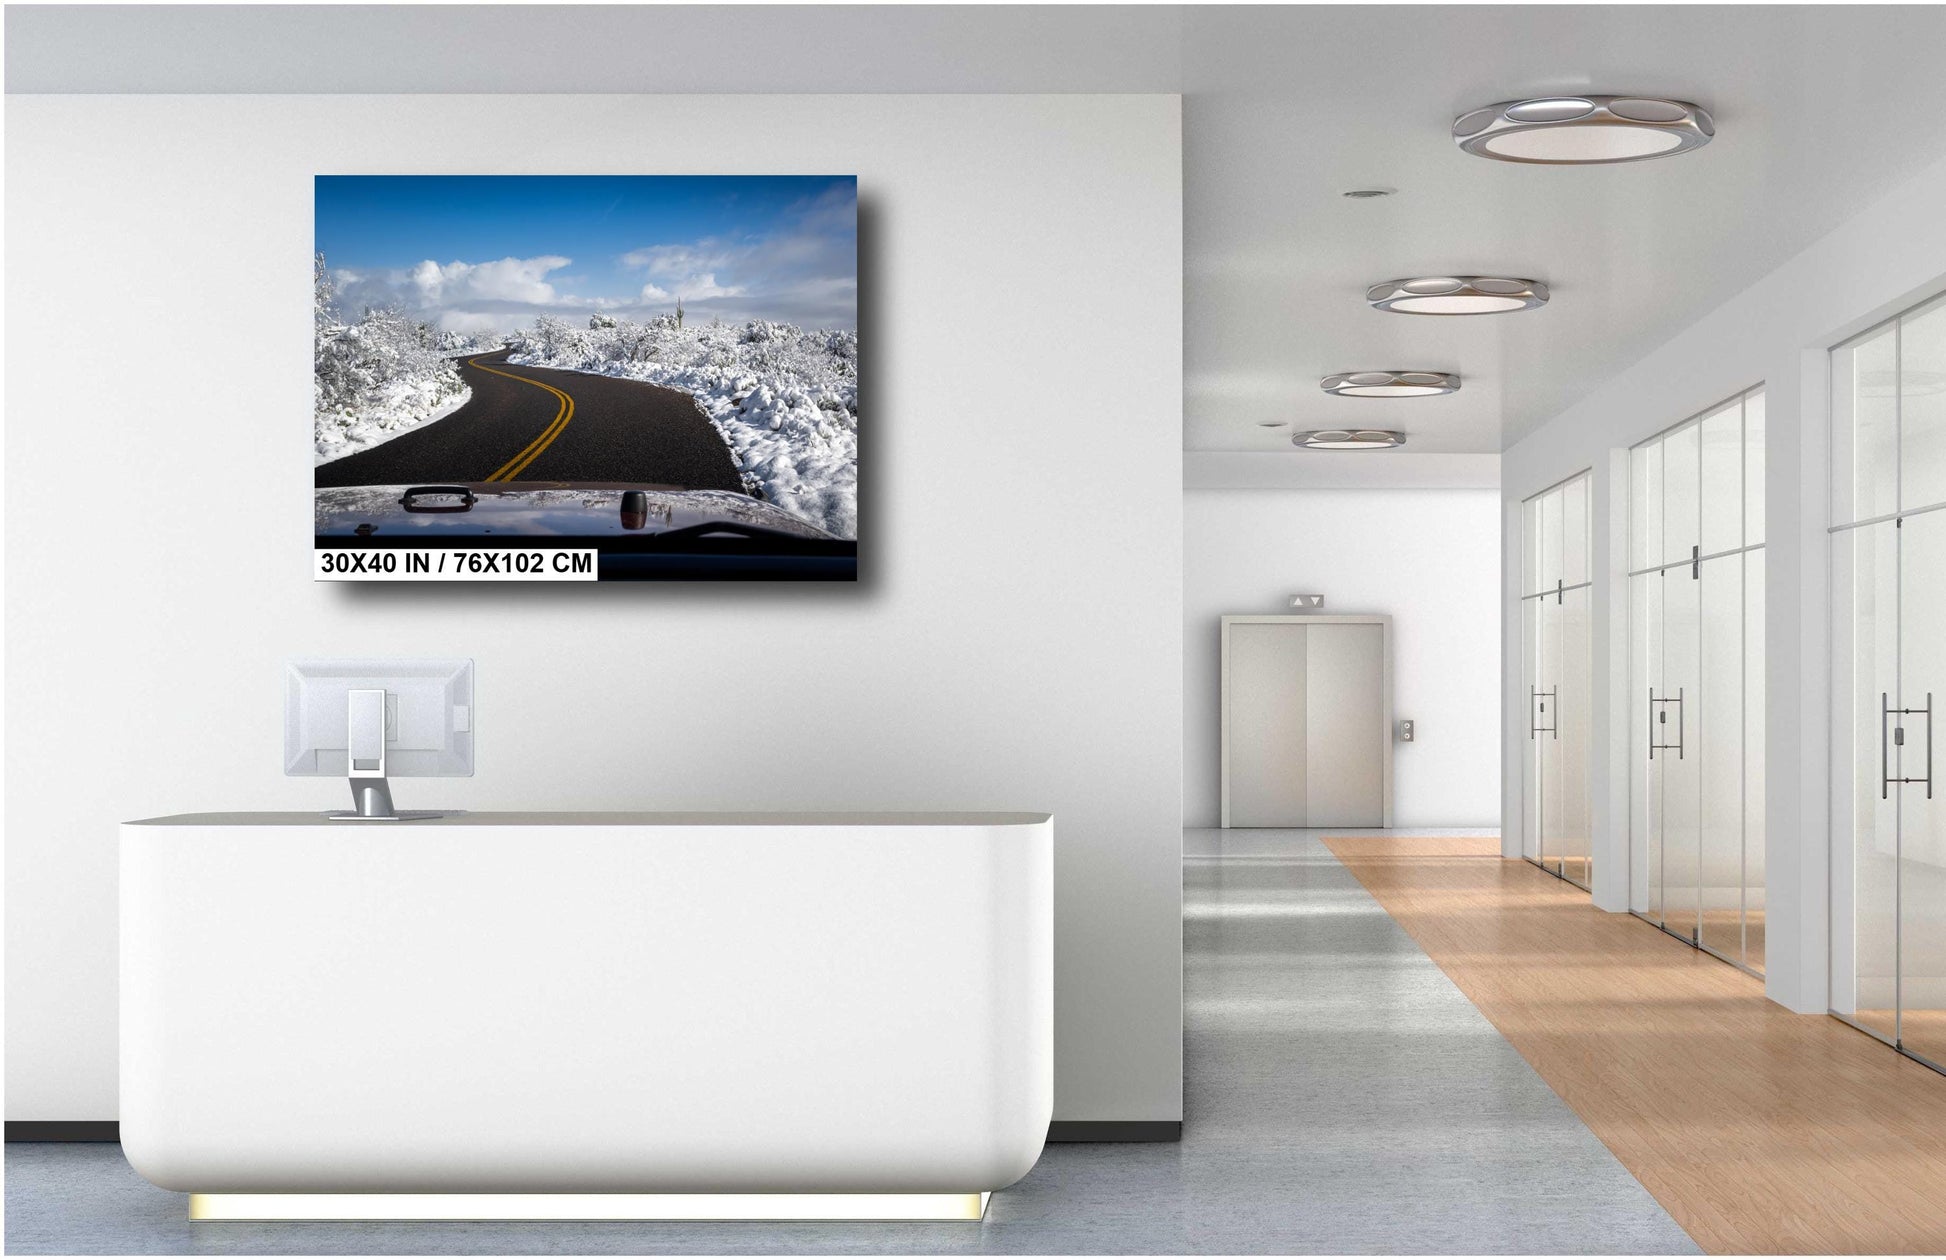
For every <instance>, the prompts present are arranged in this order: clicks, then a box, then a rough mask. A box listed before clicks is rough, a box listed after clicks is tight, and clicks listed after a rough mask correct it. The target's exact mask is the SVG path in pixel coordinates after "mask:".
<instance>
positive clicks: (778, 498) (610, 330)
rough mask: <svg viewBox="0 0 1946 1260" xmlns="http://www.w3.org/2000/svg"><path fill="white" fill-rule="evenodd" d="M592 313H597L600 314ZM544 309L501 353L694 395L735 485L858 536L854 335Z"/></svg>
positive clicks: (514, 358)
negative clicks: (732, 466) (737, 475)
mask: <svg viewBox="0 0 1946 1260" xmlns="http://www.w3.org/2000/svg"><path fill="white" fill-rule="evenodd" d="M600 318H602V319H607V318H608V317H606V316H602V317H600ZM589 324H590V327H588V328H587V329H578V328H572V327H570V326H569V325H567V324H566V323H565V322H563V321H561V320H558V319H555V318H554V317H552V316H546V315H543V316H541V317H540V318H539V319H537V320H536V321H535V326H534V327H533V328H532V329H529V330H524V331H520V332H516V333H514V334H512V335H511V336H510V337H509V338H508V339H507V340H508V345H509V346H510V347H511V348H512V351H513V355H512V361H513V362H515V363H531V364H533V365H535V366H537V367H553V368H567V369H570V370H573V371H579V372H598V373H601V374H603V375H606V376H621V377H627V378H629V379H631V380H638V381H648V382H650V383H652V384H656V385H664V386H668V387H670V388H672V389H680V390H683V391H685V392H687V393H688V394H690V395H691V396H692V397H694V398H695V399H696V404H697V406H698V407H700V408H701V409H702V411H703V414H704V415H705V416H707V417H708V418H709V421H710V423H711V424H713V425H715V426H716V431H717V432H718V433H720V434H722V436H723V440H724V441H725V442H726V443H728V444H729V447H730V452H731V454H732V455H733V456H734V458H735V459H736V462H737V467H738V468H739V469H740V470H741V471H742V473H743V482H744V486H745V488H746V489H748V490H750V491H751V492H752V493H757V494H761V495H762V496H763V497H764V498H765V499H767V500H769V501H770V502H772V503H775V504H776V505H777V506H779V507H781V508H783V509H785V510H786V511H788V512H792V513H795V514H796V515H798V516H801V517H803V518H804V519H806V520H808V521H811V522H812V523H814V524H816V525H819V526H822V527H823V528H824V529H826V530H828V531H829V532H831V533H833V534H836V535H838V536H839V537H841V538H856V537H857V536H858V334H857V333H856V332H852V331H849V330H844V331H835V332H834V331H830V330H825V329H803V328H799V327H797V326H796V325H793V324H780V323H775V322H772V321H769V320H753V321H751V322H749V323H746V324H740V325H732V324H708V325H702V326H698V325H695V324H689V325H685V324H683V323H681V322H680V321H679V320H678V318H677V317H675V316H673V315H658V316H656V317H654V318H653V319H650V320H648V321H646V322H637V321H634V320H627V319H616V320H615V321H614V322H613V323H612V324H608V323H603V324H596V322H595V321H594V320H590V321H589Z"/></svg>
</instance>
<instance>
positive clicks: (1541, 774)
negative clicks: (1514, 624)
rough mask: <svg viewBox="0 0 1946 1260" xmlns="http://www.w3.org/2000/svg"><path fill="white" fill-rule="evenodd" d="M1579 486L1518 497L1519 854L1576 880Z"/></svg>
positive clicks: (1587, 854) (1582, 543)
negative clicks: (1523, 694) (1522, 716)
mask: <svg viewBox="0 0 1946 1260" xmlns="http://www.w3.org/2000/svg"><path fill="white" fill-rule="evenodd" d="M1588 484H1589V483H1588V474H1587V473H1585V472H1584V473H1581V474H1579V475H1577V476H1575V477H1572V478H1570V479H1568V480H1567V481H1564V482H1562V483H1561V484H1560V485H1557V486H1555V487H1553V488H1552V489H1549V490H1545V491H1542V492H1541V493H1540V494H1537V495H1535V496H1534V497H1533V498H1531V499H1528V500H1527V501H1526V502H1525V503H1523V504H1522V505H1521V585H1520V626H1521V631H1520V634H1521V672H1522V673H1523V674H1524V675H1525V677H1526V680H1527V756H1526V759H1525V762H1524V764H1523V766H1522V773H1521V823H1522V825H1521V853H1522V855H1523V856H1524V857H1526V858H1527V860H1529V861H1530V862H1533V863H1535V864H1537V865H1538V866H1540V867H1541V868H1542V869H1544V870H1547V871H1549V872H1551V873H1553V874H1555V875H1558V876H1560V877H1561V878H1562V879H1565V880H1567V881H1569V882H1570V883H1573V884H1576V885H1578V886H1579V887H1582V888H1586V887H1588V884H1589V879H1590V877H1591V876H1592V874H1593V870H1592V857H1591V854H1592V852H1593V850H1592V848H1591V846H1590V844H1589V808H1588V742H1589V732H1590V726H1591V724H1590V721H1589V703H1590V701H1591V699H1592V697H1593V691H1594V688H1593V681H1594V680H1593V673H1592V670H1591V662H1590V655H1589V653H1590V639H1589V633H1588V630H1589V616H1588V614H1589V605H1590V601H1591V599H1592V598H1593V595H1592V588H1593V583H1592V582H1591V581H1590V578H1589V565H1588Z"/></svg>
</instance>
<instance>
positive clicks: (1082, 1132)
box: [1047, 1120, 1182, 1142]
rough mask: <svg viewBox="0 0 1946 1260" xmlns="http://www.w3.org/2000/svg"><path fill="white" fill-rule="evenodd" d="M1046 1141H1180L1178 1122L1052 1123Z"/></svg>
mask: <svg viewBox="0 0 1946 1260" xmlns="http://www.w3.org/2000/svg"><path fill="white" fill-rule="evenodd" d="M1047 1140H1048V1141H1050V1142H1180V1141H1182V1121H1180V1120H1056V1121H1055V1122H1054V1123H1053V1124H1050V1125H1048V1126H1047Z"/></svg>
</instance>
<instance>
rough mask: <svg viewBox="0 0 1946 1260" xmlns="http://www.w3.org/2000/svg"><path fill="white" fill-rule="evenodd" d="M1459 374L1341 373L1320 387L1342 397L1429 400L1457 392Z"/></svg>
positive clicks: (1323, 382) (1326, 380)
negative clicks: (1439, 395)
mask: <svg viewBox="0 0 1946 1260" xmlns="http://www.w3.org/2000/svg"><path fill="white" fill-rule="evenodd" d="M1459 387H1460V378H1459V373H1457V372H1339V373H1338V374H1336V375H1335V376H1327V377H1325V378H1324V379H1323V380H1321V381H1319V382H1318V388H1320V389H1322V390H1323V391H1324V392H1325V393H1327V394H1336V395H1337V396H1338V397H1340V398H1430V397H1432V396H1433V395H1434V394H1452V393H1457V392H1458V391H1459Z"/></svg>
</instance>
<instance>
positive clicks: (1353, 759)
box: [1222, 616, 1392, 827]
mask: <svg viewBox="0 0 1946 1260" xmlns="http://www.w3.org/2000/svg"><path fill="white" fill-rule="evenodd" d="M1389 631H1390V627H1389V624H1388V622H1387V619H1385V618H1382V617H1322V616H1320V617H1295V616H1262V617H1249V616H1235V617H1225V618H1224V619H1223V767H1222V776H1223V784H1222V797H1223V799H1222V822H1223V825H1224V826H1225V827H1385V826H1390V825H1391V779H1392V766H1391V759H1392V742H1391V693H1390V685H1389V676H1388V668H1389V665H1388V658H1389V651H1388V645H1387V635H1388V634H1389Z"/></svg>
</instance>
